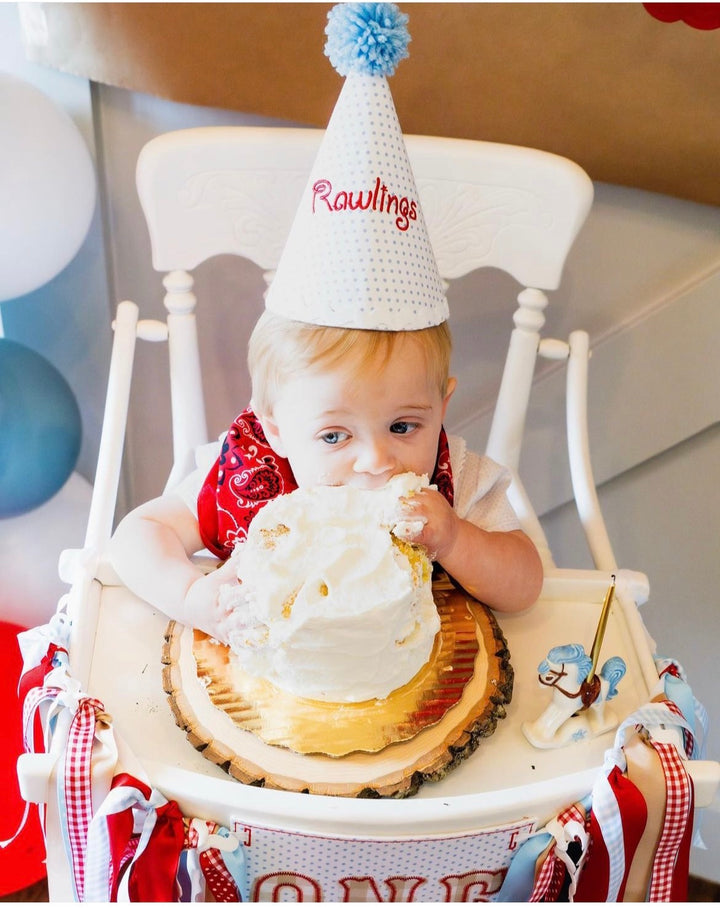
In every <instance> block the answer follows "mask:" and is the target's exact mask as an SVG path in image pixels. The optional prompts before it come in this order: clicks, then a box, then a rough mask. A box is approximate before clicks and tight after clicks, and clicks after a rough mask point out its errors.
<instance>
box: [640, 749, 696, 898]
mask: <svg viewBox="0 0 720 908" xmlns="http://www.w3.org/2000/svg"><path fill="white" fill-rule="evenodd" d="M650 743H651V744H652V746H653V747H654V748H655V750H656V751H657V754H658V756H659V757H660V761H661V763H662V767H663V773H664V774H665V787H666V790H667V794H666V801H665V822H664V824H663V829H662V833H661V835H660V841H659V842H658V846H657V850H656V852H655V859H654V861H653V868H652V878H651V880H650V888H649V891H648V901H651V902H669V901H672V900H673V877H674V874H675V869H676V865H677V863H678V861H679V860H680V861H682V863H683V864H684V863H686V862H685V861H684V858H683V856H682V854H681V846H682V845H683V844H685V843H687V842H688V841H689V838H690V837H689V836H688V835H687V828H688V824H690V826H692V821H693V806H694V795H693V784H692V779H691V778H690V776H689V775H688V773H687V771H686V769H685V767H684V766H683V762H682V760H681V759H680V756H679V754H678V752H677V748H676V747H675V746H674V745H672V744H665V743H662V742H659V741H652V740H651V742H650ZM688 847H689V846H688Z"/></svg>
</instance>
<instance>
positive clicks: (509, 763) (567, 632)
mask: <svg viewBox="0 0 720 908" xmlns="http://www.w3.org/2000/svg"><path fill="white" fill-rule="evenodd" d="M608 580H609V578H608V576H606V575H604V574H600V573H599V572H582V571H569V572H562V571H559V572H557V574H556V575H555V576H553V577H550V578H547V579H546V582H545V585H544V588H543V592H542V595H541V598H540V600H539V601H538V602H537V604H536V605H535V606H533V608H532V609H530V610H529V611H527V612H526V613H522V614H516V615H500V616H499V617H498V622H499V624H500V627H501V629H502V632H503V634H504V636H505V638H506V640H507V645H508V648H509V651H510V655H511V660H512V665H513V668H514V674H515V679H514V691H513V697H512V702H511V703H510V704H509V705H508V706H507V707H506V709H507V717H506V718H505V719H503V720H502V721H501V722H499V723H498V726H497V729H496V731H495V732H494V734H493V735H492V737H490V738H487V739H483V740H482V741H481V742H480V745H479V747H478V748H477V750H476V751H475V752H474V753H473V754H472V755H471V756H469V757H468V759H466V760H464V761H463V762H462V763H461V764H460V765H459V766H457V767H456V768H455V769H454V770H453V772H451V773H448V774H447V775H445V777H444V778H442V779H441V780H439V781H437V782H427V783H426V784H425V785H423V786H422V788H421V789H420V791H419V793H418V794H417V795H416V796H415V797H413V798H411V799H409V800H403V801H396V800H384V799H383V800H364V799H357V798H341V797H332V796H322V795H307V794H303V793H297V792H292V791H275V790H271V789H269V788H265V789H260V788H257V787H254V786H252V785H246V784H243V783H241V782H238V781H235V780H234V779H231V778H229V777H228V775H227V773H226V772H225V771H224V769H222V768H221V767H220V766H218V765H215V764H214V763H212V762H211V761H210V760H207V759H205V758H204V757H203V756H202V754H201V753H199V752H198V751H197V750H196V749H195V748H194V747H193V746H192V744H191V743H189V741H188V740H187V738H186V736H185V733H184V732H183V730H182V729H181V728H180V727H178V725H177V724H176V721H175V718H174V716H173V712H172V709H171V707H170V704H169V703H168V699H167V696H166V694H165V692H164V690H163V678H162V674H163V665H162V661H161V657H162V652H163V646H164V640H165V634H166V630H167V626H168V623H167V619H166V618H165V616H163V615H162V614H160V613H159V612H157V611H156V610H154V609H152V608H151V607H150V606H148V605H147V604H146V603H145V602H143V601H141V600H139V599H138V598H137V597H135V596H133V595H132V594H131V593H130V592H129V591H128V590H127V589H125V588H124V587H122V586H114V585H103V584H102V583H100V582H98V581H96V582H94V584H93V590H92V592H91V595H90V596H89V598H88V602H87V603H86V604H87V607H88V613H87V614H86V615H84V618H85V619H87V624H86V634H87V639H88V651H89V653H90V655H89V663H88V673H87V678H88V681H87V689H88V690H89V691H90V692H91V693H92V695H93V696H94V697H97V698H98V699H100V700H101V701H102V702H103V703H104V705H105V708H106V711H107V712H109V713H110V714H111V716H112V718H113V722H114V726H115V729H116V731H117V733H118V735H119V736H121V737H122V739H123V740H124V741H125V743H126V744H127V745H128V746H129V748H130V750H131V751H132V752H133V754H134V756H135V757H137V758H138V759H139V761H140V763H141V764H142V765H143V766H144V767H145V769H146V771H147V772H148V774H149V775H150V778H151V781H152V784H153V785H154V786H156V787H157V788H158V789H160V790H161V791H162V792H163V794H164V795H165V796H166V797H168V798H174V799H176V800H177V801H178V802H179V803H180V805H181V809H182V810H183V811H184V812H185V813H186V814H187V815H192V816H206V817H211V818H212V819H214V820H215V821H216V822H223V823H227V824H232V823H233V822H235V821H236V820H237V818H238V816H242V817H243V818H244V819H245V821H246V822H250V821H251V820H252V819H253V818H254V819H255V820H256V821H258V822H262V823H264V824H266V825H270V826H273V825H276V826H279V827H280V828H283V829H290V830H299V831H303V830H307V831H312V832H330V833H333V832H334V833H337V834H342V833H347V832H348V831H349V830H352V831H353V832H354V833H355V834H361V833H362V834H367V835H385V834H399V833H401V832H402V830H403V829H404V830H406V831H411V832H412V833H413V834H415V835H422V834H424V833H427V834H444V833H448V832H452V831H461V830H466V829H477V828H481V827H482V826H484V825H487V824H491V823H498V822H509V821H511V820H516V819H517V818H518V817H523V816H527V817H534V818H536V819H537V821H538V822H544V821H545V820H547V819H548V818H550V817H551V816H553V815H555V813H557V812H558V811H559V810H561V809H562V808H564V807H566V806H567V805H568V804H569V803H572V802H573V801H574V800H577V799H579V798H582V797H584V796H585V795H587V794H588V793H589V792H590V791H591V789H592V786H593V783H594V780H595V778H596V776H597V773H598V770H599V769H600V768H601V766H602V763H603V756H604V753H605V750H606V749H607V748H608V747H610V746H611V745H612V743H613V732H612V731H610V732H608V733H606V734H603V735H600V736H598V737H595V738H592V739H589V740H583V741H580V742H578V743H575V744H572V745H570V746H567V747H565V748H562V749H558V750H556V749H547V750H541V749H536V748H535V747H533V746H532V745H531V744H530V743H529V742H528V741H527V740H526V738H525V736H524V734H523V732H522V723H523V722H526V721H531V720H533V719H535V718H536V717H537V716H538V715H539V713H541V712H542V711H543V709H544V708H545V706H546V705H547V703H548V699H547V697H548V692H547V690H546V689H542V688H541V687H540V686H539V685H538V665H539V663H540V662H541V661H542V660H543V659H544V658H545V657H546V655H547V653H548V651H549V650H550V649H551V648H552V647H554V646H556V645H558V644H561V643H566V642H567V643H572V642H578V643H582V644H583V645H584V646H585V647H586V648H589V646H590V643H591V642H592V638H593V635H594V631H595V628H596V626H597V621H598V616H599V613H600V609H601V607H602V602H603V599H604V596H605V593H606V590H607V584H608ZM93 628H94V631H93ZM606 655H618V656H621V657H622V658H623V659H624V660H625V662H626V664H627V673H626V675H625V677H624V678H623V680H622V683H621V684H620V688H619V693H618V695H617V697H616V699H615V700H613V705H614V709H615V711H616V712H617V714H618V716H620V717H625V716H628V715H629V714H631V713H632V712H633V711H634V710H636V709H637V708H638V707H639V706H641V705H642V704H644V703H646V702H647V700H648V697H649V693H650V690H651V688H652V687H653V686H654V684H655V683H656V682H657V673H656V671H655V667H654V661H653V658H652V655H651V651H650V648H649V645H648V642H647V638H646V635H645V631H644V628H643V626H642V622H641V621H640V618H639V615H638V614H637V611H636V606H635V604H634V602H632V601H627V599H626V597H625V596H624V595H623V594H622V593H621V592H619V594H618V595H617V596H616V600H615V603H614V605H613V608H612V610H611V613H610V619H609V622H608V626H607V631H606V636H605V642H604V645H603V657H605V656H606ZM309 798H310V799H312V800H311V801H310V800H308V799H309ZM388 824H390V825H388Z"/></svg>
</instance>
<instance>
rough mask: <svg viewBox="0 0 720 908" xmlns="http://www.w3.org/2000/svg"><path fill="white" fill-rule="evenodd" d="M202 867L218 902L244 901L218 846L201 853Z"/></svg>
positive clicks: (209, 887)
mask: <svg viewBox="0 0 720 908" xmlns="http://www.w3.org/2000/svg"><path fill="white" fill-rule="evenodd" d="M200 867H201V868H202V872H203V875H204V877H205V881H206V883H207V885H208V889H209V890H210V892H212V895H213V898H214V899H215V901H216V902H239V901H242V899H241V898H240V892H239V891H238V888H237V886H236V885H235V880H234V879H233V878H232V876H231V874H230V871H229V870H228V869H227V867H226V866H225V861H224V860H223V858H222V852H221V851H220V850H219V849H218V848H207V849H206V850H205V851H203V852H202V853H201V854H200Z"/></svg>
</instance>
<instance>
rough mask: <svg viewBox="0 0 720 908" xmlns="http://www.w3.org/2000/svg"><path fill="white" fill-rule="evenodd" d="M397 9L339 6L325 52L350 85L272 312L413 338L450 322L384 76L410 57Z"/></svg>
mask: <svg viewBox="0 0 720 908" xmlns="http://www.w3.org/2000/svg"><path fill="white" fill-rule="evenodd" d="M406 22H407V16H405V15H403V14H402V13H400V12H399V10H398V9H397V7H396V6H395V5H394V4H392V3H341V4H339V5H338V6H335V7H333V9H332V10H331V11H330V13H329V14H328V26H327V28H326V30H325V31H326V34H327V35H328V41H327V44H326V47H325V53H326V54H327V55H328V56H329V57H330V60H331V62H332V63H333V65H334V66H335V68H336V69H337V71H338V72H339V73H340V75H343V76H346V79H345V83H344V85H343V88H342V91H341V92H340V96H339V98H338V101H337V104H336V106H335V110H334V111H333V114H332V117H331V118H330V122H329V124H328V127H327V130H326V132H325V136H324V137H323V140H322V142H321V145H320V149H319V151H318V155H317V158H316V160H315V163H314V164H313V167H312V170H311V173H310V178H309V180H308V184H307V186H306V188H305V191H304V193H303V196H302V199H301V202H300V206H299V208H298V211H297V213H296V215H295V220H294V222H293V225H292V228H291V230H290V234H289V236H288V239H287V243H286V245H285V249H284V250H283V253H282V256H281V259H280V263H279V264H278V268H277V272H276V274H275V277H274V278H273V281H272V283H271V285H270V288H269V290H268V293H267V297H266V303H265V304H266V307H267V308H268V309H269V310H271V311H272V312H275V313H277V314H278V315H282V316H284V317H286V318H289V319H295V320H297V321H302V322H309V323H311V324H316V325H330V326H335V327H345V328H365V329H385V330H390V331H412V330H416V329H418V328H427V327H429V326H431V325H438V324H440V323H441V322H444V321H446V320H447V318H448V306H447V300H446V298H445V292H444V288H443V281H442V278H441V277H440V275H439V273H438V270H437V263H436V261H435V256H434V254H433V251H432V247H431V246H430V240H429V237H428V234H427V228H426V226H425V221H424V220H423V215H422V211H421V208H420V202H419V199H418V193H417V188H416V186H415V179H414V177H413V173H412V169H411V167H410V162H409V160H408V156H407V151H406V148H405V142H404V140H403V136H402V131H401V129H400V124H399V122H398V118H397V113H396V111H395V105H394V103H393V100H392V96H391V94H390V87H389V85H388V82H387V79H386V76H387V75H391V74H392V73H393V72H394V70H395V66H396V64H397V63H398V62H399V60H401V59H402V58H403V57H406V56H407V55H408V54H407V43H408V41H409V40H410V39H409V35H408V33H407V29H406V27H405V26H406Z"/></svg>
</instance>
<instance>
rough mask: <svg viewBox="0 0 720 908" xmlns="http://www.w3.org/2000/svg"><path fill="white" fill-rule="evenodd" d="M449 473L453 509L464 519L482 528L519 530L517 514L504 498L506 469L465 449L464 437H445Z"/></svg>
mask: <svg viewBox="0 0 720 908" xmlns="http://www.w3.org/2000/svg"><path fill="white" fill-rule="evenodd" d="M448 442H449V445H450V466H451V467H452V474H453V489H454V508H455V510H456V511H457V513H458V514H459V516H460V517H462V518H463V519H464V520H469V521H470V523H474V524H475V525H476V526H479V527H481V529H483V530H490V531H498V530H499V531H504V532H507V531H509V530H518V529H520V521H519V520H518V518H517V514H516V513H515V511H514V510H513V508H512V505H511V504H510V502H509V501H508V497H507V490H508V487H509V486H510V483H511V481H512V476H511V474H510V471H509V470H508V469H507V468H506V467H503V466H500V464H498V463H496V462H495V461H494V460H491V458H489V457H485V456H484V455H480V454H476V453H475V452H474V451H468V449H467V445H466V443H465V440H464V439H462V438H459V437H457V436H455V435H451V436H450V437H449V439H448Z"/></svg>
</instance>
